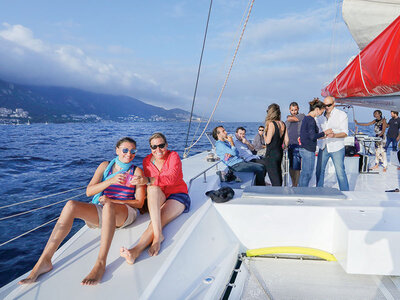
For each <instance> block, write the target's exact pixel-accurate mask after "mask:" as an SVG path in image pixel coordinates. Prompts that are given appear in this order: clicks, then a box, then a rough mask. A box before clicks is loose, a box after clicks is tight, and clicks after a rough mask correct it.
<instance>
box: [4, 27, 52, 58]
mask: <svg viewBox="0 0 400 300" xmlns="http://www.w3.org/2000/svg"><path fill="white" fill-rule="evenodd" d="M2 25H3V26H4V27H5V29H4V30H1V31H0V37H2V38H3V39H5V40H8V41H11V42H14V43H15V44H16V45H19V46H22V47H24V48H27V49H30V50H32V51H35V52H44V51H46V47H45V46H44V44H43V42H42V41H41V40H38V39H35V38H34V37H33V33H32V31H31V30H30V29H29V28H26V27H24V26H22V25H10V24H8V23H3V24H2Z"/></svg>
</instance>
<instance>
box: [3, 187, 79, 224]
mask: <svg viewBox="0 0 400 300" xmlns="http://www.w3.org/2000/svg"><path fill="white" fill-rule="evenodd" d="M85 194H86V193H81V194H78V195H75V196H73V197H70V198H67V199H64V200H60V201H57V202H54V203H51V204H48V205H45V206H41V207H38V208H34V209H31V210H28V211H23V212H20V213H17V214H15V215H10V216H6V217H3V218H0V221H3V220H6V219H10V218H14V217H18V216H21V215H25V214H27V213H30V212H33V211H37V210H40V209H43V208H46V207H50V206H53V205H56V204H59V203H61V202H65V201H68V200H71V199H74V198H77V197H80V196H82V195H85Z"/></svg>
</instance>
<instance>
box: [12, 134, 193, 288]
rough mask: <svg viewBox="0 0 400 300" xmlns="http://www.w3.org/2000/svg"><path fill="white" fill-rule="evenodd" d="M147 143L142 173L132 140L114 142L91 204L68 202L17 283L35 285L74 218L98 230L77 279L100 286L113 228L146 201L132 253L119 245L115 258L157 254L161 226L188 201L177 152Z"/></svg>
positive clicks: (161, 141) (92, 188)
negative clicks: (90, 263)
mask: <svg viewBox="0 0 400 300" xmlns="http://www.w3.org/2000/svg"><path fill="white" fill-rule="evenodd" d="M149 144H150V150H151V153H150V154H149V155H147V156H146V157H145V158H144V160H143V170H142V169H140V168H139V167H137V166H136V165H135V164H134V163H133V159H134V158H135V155H136V153H137V149H136V141H135V140H133V139H132V138H129V137H125V138H122V139H121V140H119V141H118V142H117V144H116V147H115V152H116V157H115V158H114V159H113V160H111V161H104V162H102V163H101V164H100V165H99V166H98V168H97V170H96V172H95V173H94V175H93V177H92V179H91V181H90V182H89V185H88V187H87V189H86V194H87V196H94V197H93V199H92V203H84V202H80V201H74V200H69V201H68V202H67V204H66V205H65V206H64V208H63V210H62V212H61V215H60V217H59V219H58V221H57V223H56V225H55V226H54V229H53V231H52V233H51V236H50V238H49V240H48V242H47V244H46V246H45V248H44V250H43V252H42V254H41V256H40V258H39V260H38V261H37V263H36V264H35V266H34V267H33V269H32V271H31V272H30V274H29V275H28V277H27V278H25V279H23V280H21V281H20V282H19V283H20V284H27V283H32V282H35V281H36V279H37V277H38V276H40V275H41V274H43V273H46V272H49V271H50V270H51V269H52V268H53V265H52V262H51V259H52V257H53V255H54V253H55V252H56V250H57V249H58V247H59V246H60V244H61V242H62V241H63V240H64V239H65V237H66V236H67V235H68V233H69V232H70V230H71V228H72V224H73V222H74V219H76V218H78V219H82V220H84V221H85V222H86V224H87V225H88V227H90V228H100V229H101V239H100V250H99V254H98V257H97V260H96V262H95V264H94V267H93V269H92V270H91V272H90V273H89V274H88V275H87V276H86V277H85V278H84V279H83V280H82V284H83V285H94V284H97V283H99V282H100V280H101V278H102V277H103V274H104V272H105V268H106V260H107V255H108V251H109V249H110V246H111V241H112V239H113V236H114V232H115V229H120V228H124V227H126V226H128V225H130V224H132V223H133V222H134V221H135V219H136V217H137V214H138V209H141V208H142V207H143V205H144V203H145V201H147V207H148V210H149V214H150V219H151V222H150V224H149V226H148V227H147V229H146V230H145V232H144V233H143V234H142V236H141V237H140V239H139V242H138V243H137V244H136V245H135V246H134V247H133V248H131V249H127V248H125V247H121V249H120V255H121V256H122V257H124V258H125V259H126V261H127V263H129V264H133V263H134V262H135V259H136V258H138V257H139V255H140V254H141V253H142V252H143V251H144V250H145V249H146V248H147V247H149V250H148V252H149V254H150V256H155V255H157V254H158V252H159V251H160V246H161V243H162V241H163V240H164V237H163V234H162V228H163V227H164V226H165V225H167V224H168V223H169V222H171V221H172V220H174V219H175V218H176V217H178V216H179V215H180V214H182V213H184V212H188V211H189V208H190V198H189V195H188V188H187V186H186V183H185V182H184V180H183V173H182V163H181V160H180V158H179V155H178V153H177V152H175V151H170V150H168V143H167V139H166V137H165V136H164V135H163V134H162V133H154V134H153V135H152V136H151V137H150V139H149ZM145 199H147V200H145Z"/></svg>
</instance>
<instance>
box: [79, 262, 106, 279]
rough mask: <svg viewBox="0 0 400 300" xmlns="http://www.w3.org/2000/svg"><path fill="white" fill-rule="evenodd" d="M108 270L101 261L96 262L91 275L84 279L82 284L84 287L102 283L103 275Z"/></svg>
mask: <svg viewBox="0 0 400 300" xmlns="http://www.w3.org/2000/svg"><path fill="white" fill-rule="evenodd" d="M105 270H106V265H105V263H103V262H101V261H96V263H95V265H94V267H93V269H92V271H90V273H89V275H88V276H86V277H85V278H83V280H82V282H81V284H82V285H96V284H98V283H99V282H100V280H101V278H102V277H103V274H104V272H105Z"/></svg>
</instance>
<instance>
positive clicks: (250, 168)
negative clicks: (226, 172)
mask: <svg viewBox="0 0 400 300" xmlns="http://www.w3.org/2000/svg"><path fill="white" fill-rule="evenodd" d="M231 169H232V170H233V171H235V172H253V173H254V174H255V175H256V180H255V185H265V167H264V166H263V165H262V164H258V163H255V162H245V161H242V162H240V163H238V164H236V165H233V166H231Z"/></svg>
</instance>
